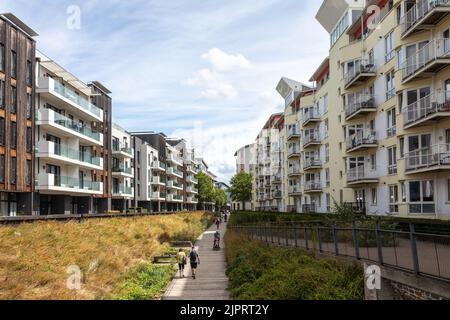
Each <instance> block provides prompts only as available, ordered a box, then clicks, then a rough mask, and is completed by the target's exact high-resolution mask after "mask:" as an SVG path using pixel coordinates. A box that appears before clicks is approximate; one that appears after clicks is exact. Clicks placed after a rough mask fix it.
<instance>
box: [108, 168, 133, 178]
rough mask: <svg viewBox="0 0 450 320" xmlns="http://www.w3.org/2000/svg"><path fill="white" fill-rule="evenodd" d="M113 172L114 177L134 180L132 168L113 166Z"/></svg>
mask: <svg viewBox="0 0 450 320" xmlns="http://www.w3.org/2000/svg"><path fill="white" fill-rule="evenodd" d="M111 171H112V175H113V176H116V177H117V176H119V177H124V178H134V172H133V168H131V167H126V166H124V165H119V166H113V168H112V170H111Z"/></svg>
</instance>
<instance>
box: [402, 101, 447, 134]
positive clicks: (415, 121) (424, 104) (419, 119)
mask: <svg viewBox="0 0 450 320" xmlns="http://www.w3.org/2000/svg"><path fill="white" fill-rule="evenodd" d="M449 116H450V92H440V93H437V92H436V93H432V94H430V95H428V96H426V97H424V98H422V99H420V100H418V101H417V102H414V103H412V104H410V105H409V106H407V107H406V108H405V109H404V110H403V119H404V124H403V127H404V128H405V129H409V128H412V127H416V126H423V125H429V124H431V123H434V122H436V121H438V120H440V119H442V118H446V117H449Z"/></svg>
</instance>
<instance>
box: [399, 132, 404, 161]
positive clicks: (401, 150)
mask: <svg viewBox="0 0 450 320" xmlns="http://www.w3.org/2000/svg"><path fill="white" fill-rule="evenodd" d="M404 157H405V138H403V137H402V138H400V158H401V159H403V158H404Z"/></svg>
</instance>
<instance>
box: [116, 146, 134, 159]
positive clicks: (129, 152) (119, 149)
mask: <svg viewBox="0 0 450 320" xmlns="http://www.w3.org/2000/svg"><path fill="white" fill-rule="evenodd" d="M112 154H113V155H115V156H116V157H121V158H131V159H133V158H134V149H133V148H130V147H129V146H127V145H121V144H117V143H114V142H113V144H112Z"/></svg>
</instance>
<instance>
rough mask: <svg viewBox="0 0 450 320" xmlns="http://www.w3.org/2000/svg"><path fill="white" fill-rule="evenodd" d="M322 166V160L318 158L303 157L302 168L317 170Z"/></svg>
mask: <svg viewBox="0 0 450 320" xmlns="http://www.w3.org/2000/svg"><path fill="white" fill-rule="evenodd" d="M321 168H322V161H321V160H319V159H305V162H304V164H303V170H304V171H308V170H317V169H321Z"/></svg>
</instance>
